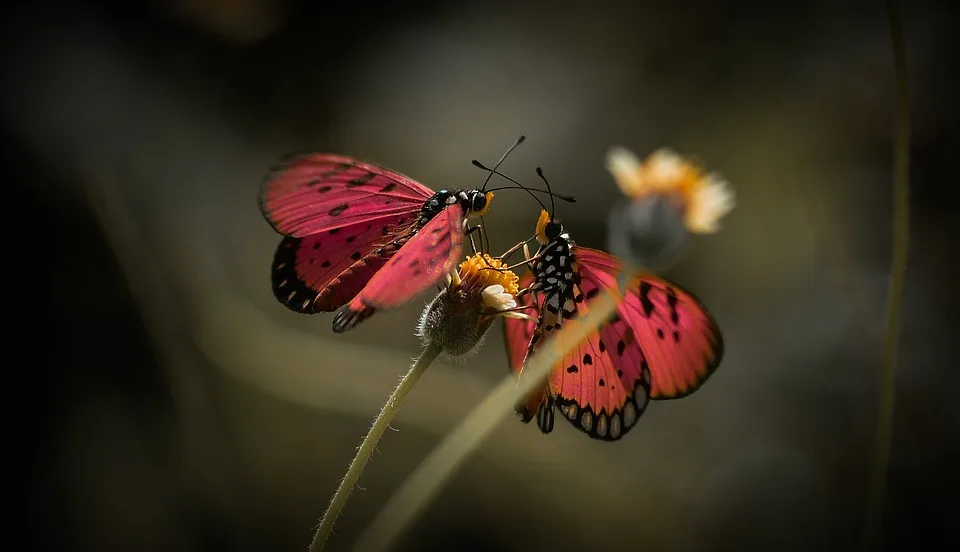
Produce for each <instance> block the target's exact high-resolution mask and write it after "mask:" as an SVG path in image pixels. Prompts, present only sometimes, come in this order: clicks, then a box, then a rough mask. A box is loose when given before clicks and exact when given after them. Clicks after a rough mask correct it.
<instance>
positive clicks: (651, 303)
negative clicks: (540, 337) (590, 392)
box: [575, 247, 723, 400]
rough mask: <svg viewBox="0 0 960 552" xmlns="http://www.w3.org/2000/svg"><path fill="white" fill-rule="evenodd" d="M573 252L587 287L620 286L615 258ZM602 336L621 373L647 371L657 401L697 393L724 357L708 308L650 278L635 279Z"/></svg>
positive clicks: (593, 252)
mask: <svg viewBox="0 0 960 552" xmlns="http://www.w3.org/2000/svg"><path fill="white" fill-rule="evenodd" d="M575 254H576V256H577V259H578V261H579V263H580V266H581V268H580V274H581V279H582V281H583V283H584V286H585V287H588V286H591V285H592V286H593V289H596V288H599V287H601V286H602V287H607V288H611V289H612V288H614V287H615V286H616V277H617V273H618V271H619V270H620V262H619V261H618V260H617V259H616V258H615V257H613V256H611V255H608V254H606V253H604V252H602V251H597V250H594V249H587V248H583V247H577V248H576V249H575ZM588 291H589V290H588ZM600 334H601V335H602V336H604V337H605V339H606V341H608V342H609V343H608V345H612V346H613V349H612V350H613V352H614V355H613V360H614V362H615V364H616V365H617V366H618V369H620V370H623V371H625V372H626V371H628V370H635V369H636V368H635V367H637V366H639V365H641V364H643V365H646V366H648V367H649V370H650V377H651V380H652V383H651V398H653V399H661V400H662V399H674V398H680V397H683V396H686V395H689V394H690V393H692V392H694V391H696V390H697V389H698V388H699V387H700V386H701V385H702V384H703V382H705V381H706V380H707V378H709V377H710V374H712V373H713V371H714V370H716V368H717V366H718V365H719V363H720V361H721V359H722V358H723V338H722V336H721V334H720V329H719V327H718V326H717V323H716V322H715V321H714V319H713V317H712V316H711V315H710V313H709V312H708V311H707V310H706V308H705V307H704V306H703V305H702V304H701V303H700V301H699V300H698V299H697V298H696V297H695V296H694V295H693V294H691V293H690V292H688V291H686V290H684V289H682V288H681V287H679V286H677V285H676V284H672V283H670V282H667V281H665V280H662V279H660V278H657V277H655V276H652V275H643V276H639V277H636V278H634V279H633V280H631V283H630V286H629V288H628V290H627V295H626V297H625V298H624V300H623V301H622V302H621V303H620V305H619V307H618V310H617V316H615V317H614V318H613V319H612V320H611V321H610V322H609V323H608V324H606V325H605V326H604V327H603V328H602V329H601V331H600Z"/></svg>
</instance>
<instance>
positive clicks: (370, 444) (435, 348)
mask: <svg viewBox="0 0 960 552" xmlns="http://www.w3.org/2000/svg"><path fill="white" fill-rule="evenodd" d="M439 355H440V346H439V345H438V344H436V343H433V342H431V343H430V344H429V345H427V346H426V348H424V350H423V352H421V353H420V356H419V357H418V358H417V360H416V361H414V363H413V366H411V367H410V371H409V372H407V374H406V375H405V376H403V379H402V380H400V384H399V385H397V388H396V389H394V390H393V393H391V394H390V397H389V398H388V399H387V402H386V404H384V405H383V409H382V410H380V414H378V415H377V418H376V419H375V420H374V421H373V425H372V426H370V431H369V432H367V436H366V437H364V438H363V442H362V443H360V448H359V449H357V455H356V456H355V457H354V458H353V461H352V462H350V467H349V468H347V474H346V475H344V476H343V481H341V482H340V486H339V487H337V492H335V493H334V494H333V498H332V499H331V500H330V506H328V507H327V511H326V512H325V513H324V514H323V518H321V519H320V526H319V527H317V532H316V534H315V535H314V536H313V542H311V543H310V552H319V551H320V550H323V546H324V544H325V543H326V541H327V537H329V536H330V532H331V531H332V530H333V524H334V523H335V522H336V521H337V518H338V517H340V512H341V511H342V510H343V507H344V505H346V503H347V499H348V498H350V493H351V492H353V488H354V487H355V486H356V484H357V480H358V479H359V478H360V473H361V472H362V471H363V468H364V466H366V465H367V461H368V460H370V455H372V454H373V450H374V449H375V448H376V447H377V443H378V442H379V441H380V437H381V436H382V435H383V432H384V431H386V429H387V427H388V426H389V425H390V421H391V420H393V417H394V416H395V415H396V413H397V411H398V410H400V406H401V405H402V404H403V400H404V399H405V398H406V397H407V394H408V393H409V392H410V390H411V389H413V386H414V385H415V384H416V383H417V380H419V379H420V376H422V375H423V373H424V371H426V369H427V367H428V366H430V364H432V363H433V361H434V360H436V358H437V356H439Z"/></svg>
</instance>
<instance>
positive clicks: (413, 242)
mask: <svg viewBox="0 0 960 552" xmlns="http://www.w3.org/2000/svg"><path fill="white" fill-rule="evenodd" d="M463 226H464V214H463V209H462V208H461V207H460V206H459V205H451V206H449V207H447V208H445V209H444V210H443V211H441V212H440V213H439V214H438V215H437V216H435V217H434V218H433V219H431V220H430V222H428V223H427V224H426V225H425V226H424V227H423V228H421V229H420V230H419V231H418V232H417V233H416V234H415V235H414V236H413V237H412V238H410V239H409V240H408V241H407V242H406V243H405V244H404V245H403V246H402V247H401V248H400V249H399V250H398V251H397V252H396V253H395V254H394V255H393V256H392V257H391V258H390V260H389V261H388V262H387V263H386V264H385V265H384V266H383V268H381V269H380V270H379V271H377V273H376V274H374V275H373V277H372V278H370V281H369V283H367V285H366V287H364V288H363V290H362V291H361V292H360V293H359V294H358V295H357V296H356V297H355V298H354V299H353V300H352V301H351V302H350V304H349V305H347V307H346V308H345V309H344V310H342V311H341V312H339V313H338V314H337V316H336V317H335V318H334V320H333V329H334V331H335V332H338V333H340V332H344V331H346V330H349V329H351V328H353V327H355V326H356V325H357V324H359V323H360V322H361V321H362V320H364V319H366V318H367V317H369V316H370V315H371V314H372V313H373V311H375V310H377V309H389V308H395V307H399V306H400V305H403V304H405V303H407V302H409V301H411V300H412V299H413V298H414V297H416V296H417V295H419V294H420V293H422V292H424V291H426V290H427V289H428V288H430V287H431V286H433V285H434V284H436V283H437V282H439V281H440V280H442V279H443V278H444V276H445V275H446V274H447V273H449V272H450V271H451V269H452V268H453V266H454V265H455V264H456V262H457V260H458V259H459V258H460V252H461V249H462V247H463Z"/></svg>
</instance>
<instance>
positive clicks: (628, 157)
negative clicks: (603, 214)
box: [607, 146, 641, 197]
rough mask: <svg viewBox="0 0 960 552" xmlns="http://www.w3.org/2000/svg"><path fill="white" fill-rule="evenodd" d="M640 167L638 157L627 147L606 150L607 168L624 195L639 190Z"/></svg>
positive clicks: (630, 194)
mask: <svg viewBox="0 0 960 552" xmlns="http://www.w3.org/2000/svg"><path fill="white" fill-rule="evenodd" d="M640 169H641V164H640V158H638V157H637V156H636V155H634V154H633V152H631V151H629V150H628V149H626V148H623V147H620V146H617V147H614V148H611V149H610V151H609V152H607V170H608V171H610V174H612V175H613V179H614V181H615V182H616V183H617V186H618V187H619V188H620V191H621V192H623V194H624V195H625V196H627V197H633V196H634V195H636V193H637V192H638V191H639V188H640V185H641V182H640Z"/></svg>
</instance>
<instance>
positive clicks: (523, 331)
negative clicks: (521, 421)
mask: <svg viewBox="0 0 960 552" xmlns="http://www.w3.org/2000/svg"><path fill="white" fill-rule="evenodd" d="M531 283H533V274H531V273H530V272H527V273H526V274H524V275H523V276H521V277H520V279H519V281H518V282H517V285H518V286H519V288H520V289H525V288H526V287H527V286H529V285H530V284H531ZM517 307H532V308H533V310H532V312H531V311H529V310H528V311H526V312H527V313H528V314H530V315H531V316H533V317H534V318H537V317H538V316H537V315H538V314H539V312H538V305H537V304H536V299H535V298H534V294H533V293H525V294H523V295H521V296H520V297H517ZM536 327H537V321H536V320H524V319H520V318H504V319H503V339H504V342H505V343H506V345H507V360H508V361H509V362H510V369H511V370H513V372H514V373H515V374H517V375H518V376H519V375H520V372H521V371H522V370H523V359H524V358H525V357H526V356H527V349H528V348H529V347H530V340H531V339H532V338H533V332H534V330H535V329H536Z"/></svg>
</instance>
